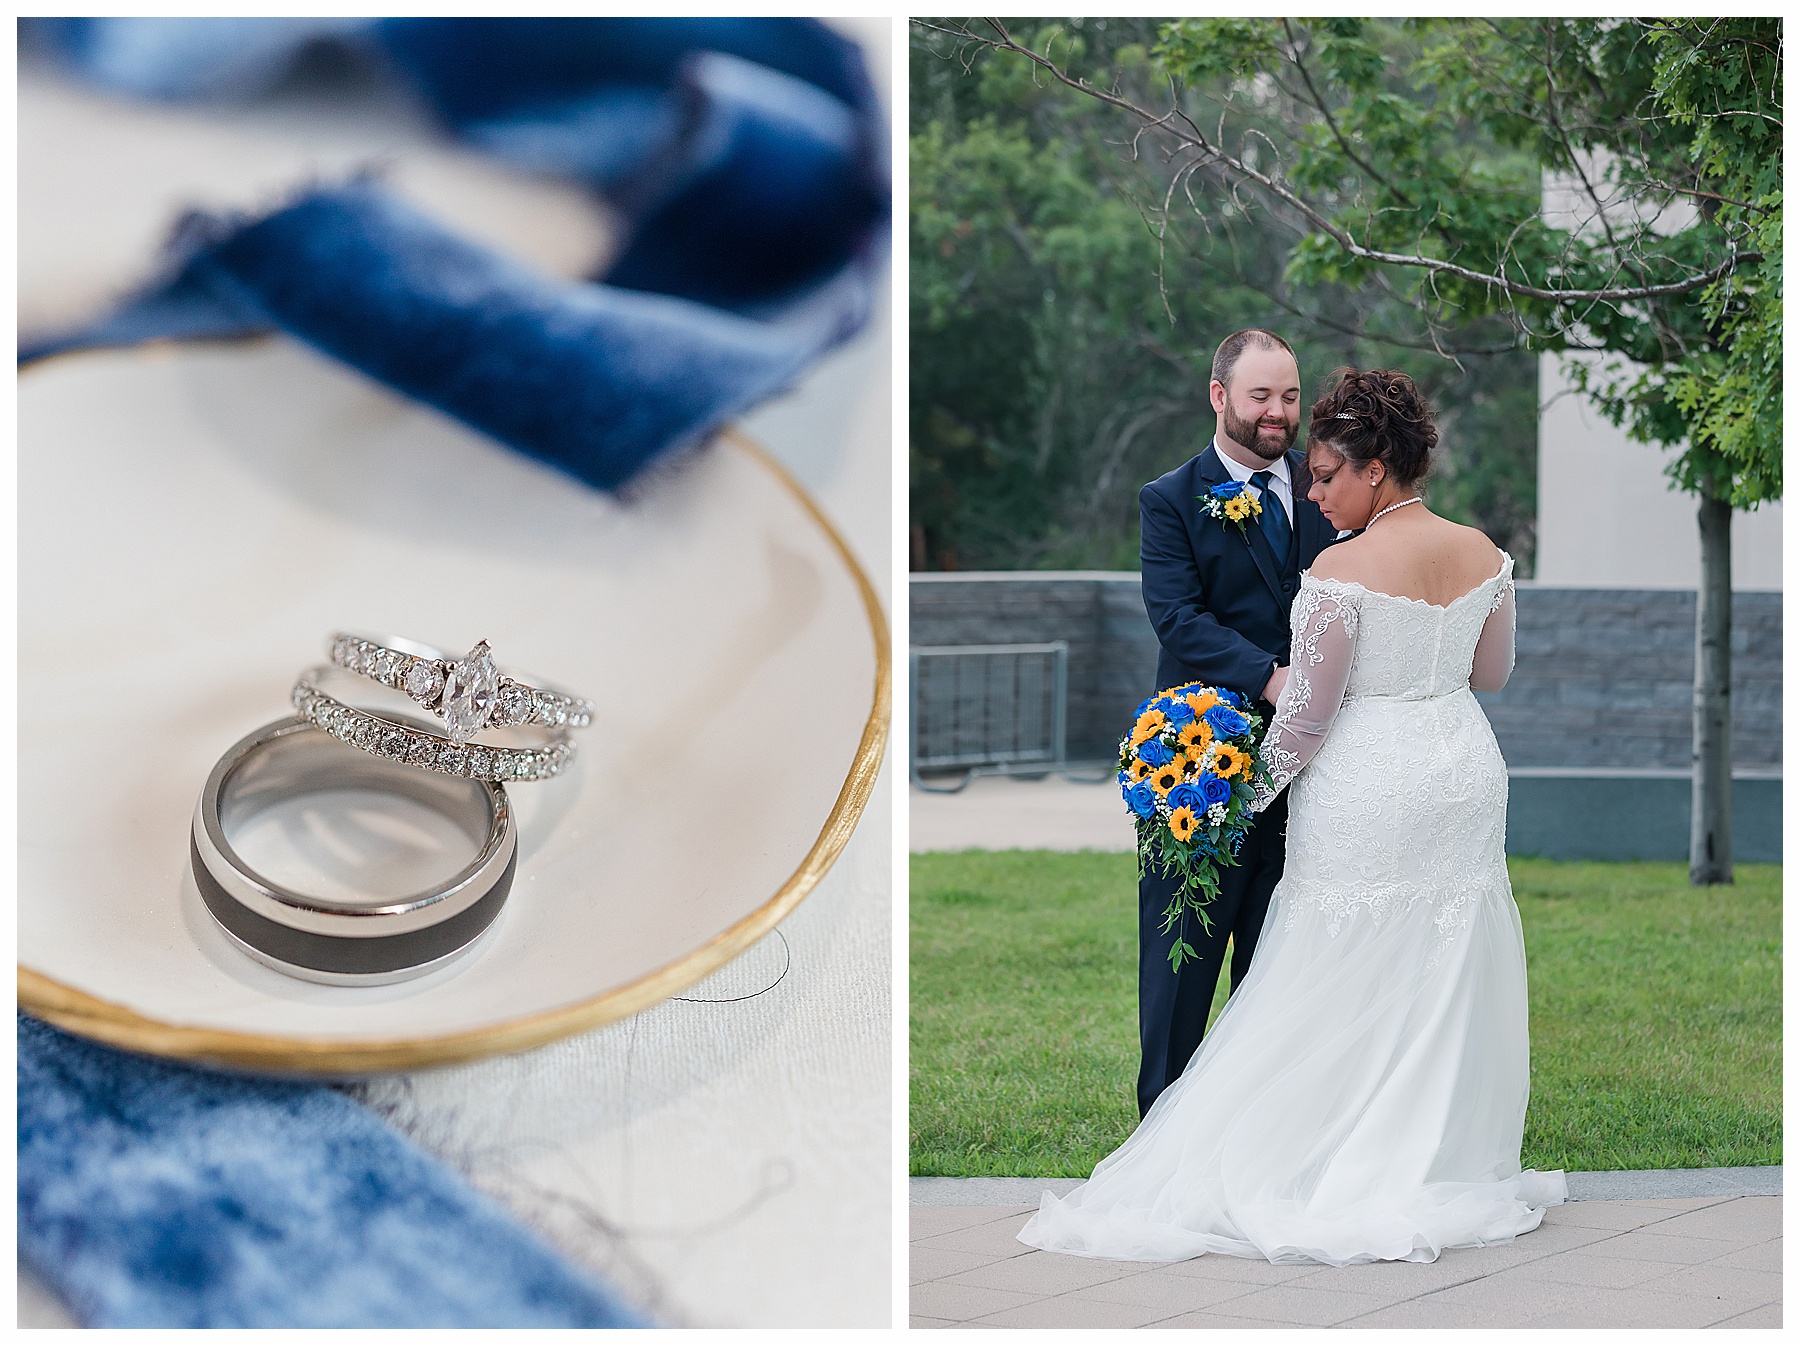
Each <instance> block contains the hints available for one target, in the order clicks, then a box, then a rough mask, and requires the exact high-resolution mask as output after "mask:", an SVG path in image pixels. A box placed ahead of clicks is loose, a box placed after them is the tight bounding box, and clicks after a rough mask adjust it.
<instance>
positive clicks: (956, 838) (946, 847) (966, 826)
mask: <svg viewBox="0 0 1800 1346" xmlns="http://www.w3.org/2000/svg"><path fill="white" fill-rule="evenodd" d="M947 779H948V780H952V781H953V780H954V777H951V778H947ZM907 795H908V798H907V825H908V827H909V828H910V829H911V830H910V832H909V834H908V841H907V848H908V849H909V850H914V851H968V850H987V851H1009V850H1024V851H1133V850H1136V849H1137V833H1136V832H1135V831H1134V830H1133V829H1132V826H1131V822H1130V818H1129V815H1127V814H1126V812H1125V805H1124V802H1123V801H1121V800H1120V798H1119V787H1118V785H1117V784H1116V783H1115V782H1114V781H1112V780H1111V779H1108V780H1105V781H1103V782H1100V783H1099V784H1086V783H1082V782H1078V781H1070V780H1065V779H1064V778H1062V777H1061V776H1046V777H1045V778H1044V779H1043V780H1035V781H1034V780H1022V779H1019V778H1017V777H1011V776H977V777H975V779H974V780H972V781H970V782H969V783H968V785H967V786H965V787H964V788H963V789H962V790H961V791H959V792H958V793H956V794H934V793H932V792H930V791H927V790H920V789H918V788H916V787H915V788H913V789H911V790H909V791H908V792H907Z"/></svg>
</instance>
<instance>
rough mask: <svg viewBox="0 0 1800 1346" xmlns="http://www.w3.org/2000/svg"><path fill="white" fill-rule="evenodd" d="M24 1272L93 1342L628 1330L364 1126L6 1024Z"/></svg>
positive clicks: (320, 1109)
mask: <svg viewBox="0 0 1800 1346" xmlns="http://www.w3.org/2000/svg"><path fill="white" fill-rule="evenodd" d="M18 1107H19V1257H20V1259H21V1261H22V1262H23V1263H24V1264H25V1265H27V1266H28V1267H30V1268H31V1269H32V1271H33V1272H35V1273H36V1274H37V1275H38V1276H40V1277H42V1278H43V1279H44V1280H45V1281H47V1282H48V1283H49V1284H50V1285H52V1286H54V1287H55V1289H56V1290H57V1291H58V1293H60V1294H61V1295H62V1297H63V1299H64V1301H65V1302H66V1303H67V1304H68V1305H69V1306H70V1308H71V1309H72V1310H73V1311H74V1312H75V1313H76V1314H77V1315H78V1316H79V1317H80V1319H81V1320H82V1322H83V1323H85V1324H86V1325H87V1326H89V1327H634V1326H637V1327H641V1326H645V1325H646V1324H645V1323H644V1322H643V1320H642V1319H641V1318H639V1317H638V1316H637V1315H636V1314H635V1313H633V1312H632V1311H631V1310H629V1309H627V1308H626V1307H625V1306H624V1305H622V1304H621V1303H620V1302H619V1301H618V1299H617V1298H616V1297H615V1296H614V1295H613V1294H612V1293H611V1292H610V1291H609V1290H607V1289H606V1288H605V1287H604V1286H602V1285H600V1284H599V1283H598V1282H596V1281H595V1280H594V1279H593V1278H592V1277H589V1276H587V1275H585V1274H583V1273H582V1272H579V1271H577V1270H575V1269H574V1268H573V1267H571V1266H569V1265H568V1264H567V1263H565V1262H564V1261H563V1260H562V1259H561V1258H560V1257H558V1256H557V1255H556V1254H555V1253H554V1252H552V1251H551V1250H550V1248H549V1247H547V1246H546V1245H545V1244H544V1243H543V1242H542V1241H541V1240H540V1239H539V1238H537V1237H536V1236H535V1235H533V1234H531V1233H529V1232H527V1231H526V1230H525V1229H524V1228H522V1227H521V1226H520V1225H519V1224H517V1223H516V1222H515V1221H514V1220H513V1219H512V1218H511V1217H509V1216H508V1215H506V1214H505V1213H504V1212H503V1211H502V1210H501V1209H500V1208H499V1207H498V1206H496V1205H495V1204H494V1203H493V1202H491V1201H490V1200H488V1199H487V1198H486V1197H483V1196H481V1195H479V1194H478V1193H476V1192H474V1191H473V1190H472V1189H470V1188H469V1187H468V1186H467V1185H466V1184H465V1183H464V1182H463V1181H462V1180H461V1179H460V1178H458V1177H457V1176H456V1175H455V1174H453V1173H452V1172H451V1171H450V1170H449V1169H447V1168H445V1167H444V1166H443V1165H442V1164H440V1163H439V1162H438V1161H436V1160H435V1159H432V1158H429V1157H428V1156H426V1155H425V1154H424V1153H422V1152H421V1151H420V1150H418V1149H417V1148H416V1147H415V1146H413V1145H412V1144H411V1143H410V1142H409V1141H407V1140H406V1139H405V1138H404V1137H402V1136H401V1135H400V1134H399V1133H398V1132H396V1131H395V1130H393V1128H391V1127H390V1126H388V1125H387V1123H385V1122H383V1121H382V1120H380V1119H379V1118H378V1117H376V1116H375V1115H374V1114H373V1113H371V1112H370V1111H369V1110H368V1109H367V1108H364V1107H362V1106H361V1105H360V1104H358V1103H356V1102H354V1101H352V1100H351V1099H350V1098H348V1097H346V1096H345V1095H344V1094H342V1093H340V1092H338V1091H337V1090H335V1089H331V1088H328V1087H325V1086H323V1085H317V1084H300V1083H289V1082H284V1081H279V1080H267V1079H248V1078H242V1077H237V1076H231V1075H223V1074H215V1073H212V1072H210V1071H205V1070H200V1069H196V1068H194V1067H190V1066H184V1065H177V1064H174V1063H171V1062H167V1061H159V1060H155V1059H151V1058H148V1057H140V1056H134V1055H130V1054H128V1053H125V1052H118V1051H113V1050H111V1049H109V1048H106V1047H100V1046H96V1045H95V1044H93V1043H91V1042H88V1041H85V1040H84V1039H81V1038H76V1037H71V1036H69V1035H68V1034H65V1033H61V1032H58V1031H57V1030H56V1029H54V1028H50V1027H48V1026H47V1025H45V1024H42V1023H40V1022H38V1021H37V1020H35V1019H31V1018H28V1017H26V1016H25V1015H20V1016H19V1102H18Z"/></svg>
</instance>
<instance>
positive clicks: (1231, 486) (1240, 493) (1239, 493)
mask: <svg viewBox="0 0 1800 1346" xmlns="http://www.w3.org/2000/svg"><path fill="white" fill-rule="evenodd" d="M1194 499H1196V500H1198V501H1199V502H1200V512H1201V513H1202V514H1209V515H1211V516H1212V517H1213V518H1215V519H1217V520H1219V522H1221V523H1235V524H1236V525H1237V527H1238V532H1240V533H1242V534H1244V535H1245V536H1246V537H1248V536H1249V533H1250V520H1252V519H1254V518H1255V517H1256V516H1257V515H1259V514H1261V513H1262V502H1261V501H1260V500H1258V499H1257V498H1256V497H1255V496H1253V495H1251V494H1250V492H1248V491H1246V490H1245V489H1244V483H1243V482H1241V481H1222V482H1220V483H1219V484H1218V485H1217V486H1215V487H1213V488H1212V490H1210V491H1208V492H1207V493H1206V494H1205V495H1197V496H1195V497H1194Z"/></svg>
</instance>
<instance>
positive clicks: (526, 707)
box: [190, 634, 594, 985]
mask: <svg viewBox="0 0 1800 1346" xmlns="http://www.w3.org/2000/svg"><path fill="white" fill-rule="evenodd" d="M359 680H360V681H359ZM368 682H374V683H377V684H380V686H381V687H382V688H385V689H387V690H386V691H385V692H380V691H372V690H370V689H368V688H367V686H366V684H367V683H368ZM395 694H398V695H395ZM383 697H386V698H387V699H388V700H390V701H392V702H393V703H394V706H386V705H381V706H372V703H371V699H372V698H373V700H374V701H375V702H379V701H380V700H381V699H382V698H383ZM293 705H294V710H295V712H296V714H294V715H293V716H290V717H287V718H284V719H281V720H277V721H275V722H274V723H272V724H268V725H264V726H263V727H262V728H261V729H258V730H257V731H256V732H255V733H253V734H250V735H248V736H247V737H245V738H243V739H242V740H240V741H239V742H238V743H236V744H234V745H233V746H232V747H231V748H230V750H229V751H227V752H226V754H225V755H224V756H223V757H221V758H220V759H219V761H218V764H217V765H216V766H214V767H213V769H212V773H211V774H210V775H209V776H208V777H207V781H206V786H205V788H204V789H203V790H202V791H201V794H200V803H199V806H198V808H196V809H195V812H194V826H193V837H192V846H191V857H190V858H191V861H192V864H193V870H194V880H195V883H196V884H197V886H198V887H199V890H200V896H201V899H202V901H203V902H204V903H205V905H206V908H207V910H208V911H209V912H211V913H212V916H213V919H214V920H215V921H217V922H218V924H219V926H220V927H221V928H222V929H223V930H224V931H225V933H226V934H227V935H228V936H230V938H231V940H232V941H233V942H234V943H235V944H237V945H238V946H239V947H240V948H242V949H243V950H244V951H245V952H246V953H248V954H249V955H250V956H251V957H253V958H255V959H256V960H257V961H259V962H261V963H264V964H266V965H267V966H269V967H272V968H274V969H276V970H277V971H279V972H284V973H287V974H288V975H290V976H294V977H300V978H303V979H305V980H307V981H315V982H324V983H327V984H333V985H382V984H386V983H390V982H397V981H404V980H407V979H409V978H412V977H417V976H422V975H424V974H425V973H427V972H431V971H434V970H436V969H437V968H439V967H442V966H444V965H445V964H447V963H449V962H450V961H452V960H453V959H455V958H457V957H458V956H459V955H461V954H463V953H466V952H467V951H468V950H469V949H470V948H471V947H472V946H473V945H474V943H475V941H476V940H477V939H479V938H480V936H481V935H482V933H483V932H484V931H486V930H487V929H488V927H489V926H490V925H492V924H493V922H494V918H495V917H497V916H498V915H499V914H500V909H501V907H502V906H504V905H505V902H506V897H507V894H508V892H509V891H510V889H511V887H512V879H513V868H514V865H515V861H516V855H517V848H518V843H517V838H516V836H515V834H514V824H513V813H512V806H511V802H510V801H509V800H508V798H507V794H506V787H505V782H508V781H541V780H549V779H551V778H552V777H555V776H557V775H559V774H561V773H562V771H563V770H564V769H565V768H567V766H568V764H569V762H570V761H571V760H572V758H573V756H574V752H575V745H574V744H573V743H572V742H571V741H570V738H569V730H571V729H579V728H583V727H585V726H587V725H588V724H589V723H590V722H591V721H592V719H593V712H594V707H593V703H592V702H590V701H586V700H583V699H582V698H580V697H576V696H572V695H570V694H569V693H567V692H564V691H562V690H560V689H558V688H555V687H551V686H548V685H547V684H544V683H542V682H540V681H538V680H536V679H525V678H518V677H514V676H511V675H509V674H506V673H503V672H502V671H501V670H500V669H499V668H498V667H497V666H496V665H495V663H494V659H493V655H492V653H491V651H490V650H489V649H488V645H487V642H486V641H481V642H479V643H477V644H476V646H475V648H474V649H472V650H470V651H469V652H468V654H466V655H464V656H463V657H462V658H460V659H458V658H456V657H454V656H452V655H449V654H447V653H445V652H444V651H442V650H439V649H436V648H434V647H432V646H429V645H421V644H418V643H416V642H413V641H409V640H401V639H398V638H395V637H384V638H381V639H378V640H377V639H368V638H365V637H361V636H353V635H343V634H339V635H336V636H333V637H332V640H331V645H330V662H329V663H326V664H321V665H319V666H317V667H314V668H310V669H307V670H306V671H305V672H303V673H302V674H301V675H300V676H299V678H298V679H297V680H296V681H295V683H294V688H293ZM420 711H423V712H425V713H427V714H429V715H430V716H432V717H434V719H435V721H436V722H437V724H436V725H434V724H430V723H427V722H426V721H424V720H423V719H421V718H420V714H419V712H420ZM438 725H441V726H442V732H439V731H438V728H437V726H438ZM489 730H492V731H496V732H497V733H499V734H501V735H503V736H509V737H511V738H512V739H513V740H514V741H513V742H511V743H503V744H489V743H474V742H471V740H472V739H473V738H474V736H475V735H476V734H479V733H483V732H484V731H489ZM521 740H522V741H521ZM333 791H367V792H374V793H375V794H377V795H382V796H389V797H393V798H398V799H400V800H404V801H408V802H410V803H411V804H413V805H419V806H423V807H424V808H425V809H427V810H429V811H430V812H432V813H434V814H436V815H438V816H439V817H440V818H441V819H443V820H445V821H447V822H448V823H449V824H450V825H451V827H452V829H453V831H454V832H456V833H458V834H460V835H461V836H463V837H466V838H467V840H468V842H469V843H470V844H471V845H472V846H473V847H474V855H473V857H472V858H471V859H470V860H469V861H468V862H467V863H466V864H464V865H462V867H461V868H460V869H458V870H457V871H456V872H455V873H453V874H451V875H449V876H448V877H447V878H444V879H442V880H441V881H439V882H435V883H432V884H430V885H428V886H427V887H425V888H424V890H423V891H417V892H408V893H404V894H401V895H388V894H377V895H372V896H371V895H359V896H358V897H357V898H356V899H354V900H352V899H350V898H346V897H341V896H320V895H317V894H308V893H302V892H299V891H297V890H295V889H294V888H292V887H290V886H288V885H286V884H283V883H280V882H277V881H276V880H274V879H272V878H270V877H268V876H267V875H265V874H263V873H260V872H258V870H257V869H256V868H255V867H254V866H253V865H252V864H250V863H249V862H248V861H246V859H245V858H244V856H243V855H242V854H240V852H239V849H238V847H236V846H235V845H234V844H233V841H232V839H231V838H232V835H233V834H234V833H241V831H242V830H243V828H244V826H245V825H246V824H247V823H249V822H250V821H251V820H252V819H254V818H256V817H257V816H258V815H261V814H265V813H267V812H268V811H269V810H270V809H273V808H275V807H277V806H279V805H283V804H289V803H291V802H293V801H296V800H300V799H303V798H304V797H306V796H312V795H322V794H325V793H327V792H333Z"/></svg>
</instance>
